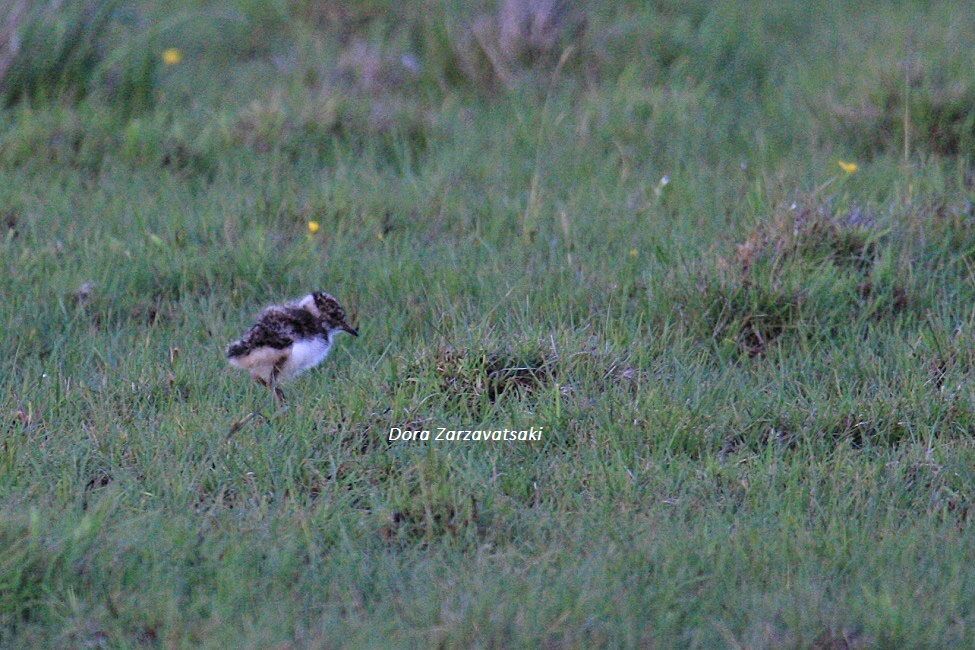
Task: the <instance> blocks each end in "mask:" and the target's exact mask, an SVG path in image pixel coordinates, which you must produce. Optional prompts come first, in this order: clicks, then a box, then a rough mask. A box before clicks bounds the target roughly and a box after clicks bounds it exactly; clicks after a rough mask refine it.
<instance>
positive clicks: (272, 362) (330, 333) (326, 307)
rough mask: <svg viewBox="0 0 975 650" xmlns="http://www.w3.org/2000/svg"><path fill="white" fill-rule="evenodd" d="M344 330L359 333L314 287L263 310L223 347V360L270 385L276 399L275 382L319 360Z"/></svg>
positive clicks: (280, 396)
mask: <svg viewBox="0 0 975 650" xmlns="http://www.w3.org/2000/svg"><path fill="white" fill-rule="evenodd" d="M343 332H345V333H347V334H351V335H352V336H358V335H359V332H358V331H356V329H355V328H354V327H352V326H351V325H349V322H348V321H347V320H346V316H345V310H344V309H342V306H341V305H340V304H339V303H338V301H337V300H336V299H335V298H333V297H332V296H330V295H329V294H327V293H325V292H324V291H316V292H315V293H310V294H308V295H307V296H305V297H304V298H301V299H300V300H296V301H294V302H289V303H286V304H283V305H272V306H270V307H268V308H267V309H265V310H264V311H262V312H261V315H260V316H259V317H258V319H257V322H256V323H254V325H252V326H251V328H250V329H249V330H247V332H246V333H245V334H244V335H243V336H242V337H240V339H238V340H236V341H234V342H233V343H231V344H230V345H229V346H228V347H227V359H228V360H229V361H230V364H231V365H233V366H236V367H238V368H243V369H244V370H246V371H248V372H249V373H250V375H251V377H253V378H254V379H255V380H257V382H258V383H260V384H261V385H263V386H267V387H268V388H270V389H271V390H272V391H273V392H274V397H275V399H276V400H277V401H278V402H279V403H280V402H283V401H284V393H283V392H282V391H281V388H280V386H279V383H280V382H282V381H286V380H288V379H293V378H294V377H296V376H298V375H299V374H301V373H303V372H304V371H306V370H308V369H310V368H314V367H315V366H317V365H318V364H320V363H321V362H322V361H323V360H324V359H325V357H327V356H328V353H329V351H330V350H331V349H332V345H333V343H334V342H335V337H336V336H338V335H339V334H341V333H343Z"/></svg>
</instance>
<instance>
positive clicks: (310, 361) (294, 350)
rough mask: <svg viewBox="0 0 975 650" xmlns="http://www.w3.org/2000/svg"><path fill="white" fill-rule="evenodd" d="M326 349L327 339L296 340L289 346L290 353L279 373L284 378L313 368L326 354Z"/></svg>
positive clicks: (327, 349) (327, 348)
mask: <svg viewBox="0 0 975 650" xmlns="http://www.w3.org/2000/svg"><path fill="white" fill-rule="evenodd" d="M328 351H329V344H328V341H324V340H322V339H312V340H308V341H298V342H296V343H295V344H294V345H292V346H291V354H290V355H288V360H287V361H286V362H285V364H284V366H283V367H282V368H281V375H282V376H283V377H285V378H288V377H294V376H295V375H297V374H300V373H302V372H304V371H306V370H308V369H309V368H314V367H315V366H317V365H318V364H320V363H321V362H322V361H323V360H324V359H325V357H327V356H328Z"/></svg>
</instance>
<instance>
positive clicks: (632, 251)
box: [630, 248, 640, 257]
mask: <svg viewBox="0 0 975 650" xmlns="http://www.w3.org/2000/svg"><path fill="white" fill-rule="evenodd" d="M639 254H640V251H638V250H637V249H635V248H631V249H630V257H636V256H637V255H639Z"/></svg>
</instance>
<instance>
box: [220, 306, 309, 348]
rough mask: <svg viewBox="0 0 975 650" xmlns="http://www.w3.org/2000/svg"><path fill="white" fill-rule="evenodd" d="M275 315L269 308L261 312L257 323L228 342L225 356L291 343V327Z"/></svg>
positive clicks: (282, 346)
mask: <svg viewBox="0 0 975 650" xmlns="http://www.w3.org/2000/svg"><path fill="white" fill-rule="evenodd" d="M276 315H277V313H276V312H272V311H271V310H268V311H266V312H265V313H263V314H261V319H260V320H259V321H258V322H257V323H255V324H254V325H253V326H252V327H251V328H250V329H249V330H247V331H246V332H245V333H244V335H243V336H242V337H240V338H239V339H238V340H236V341H234V342H233V343H231V344H230V346H229V347H228V348H227V356H228V357H237V356H241V355H244V354H247V353H249V352H251V351H252V350H256V349H257V348H264V347H267V348H274V349H276V350H283V349H284V348H287V347H288V346H290V345H291V344H293V343H294V336H293V329H292V328H291V327H289V326H288V322H287V321H286V320H284V319H281V318H279V317H278V318H276V317H275V316H276Z"/></svg>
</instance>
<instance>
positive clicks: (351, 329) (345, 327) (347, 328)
mask: <svg viewBox="0 0 975 650" xmlns="http://www.w3.org/2000/svg"><path fill="white" fill-rule="evenodd" d="M342 331H343V332H348V333H349V334H351V335H352V336H359V330H357V329H356V328H354V327H352V326H351V325H349V324H348V323H342Z"/></svg>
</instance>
